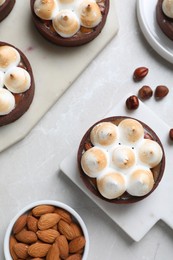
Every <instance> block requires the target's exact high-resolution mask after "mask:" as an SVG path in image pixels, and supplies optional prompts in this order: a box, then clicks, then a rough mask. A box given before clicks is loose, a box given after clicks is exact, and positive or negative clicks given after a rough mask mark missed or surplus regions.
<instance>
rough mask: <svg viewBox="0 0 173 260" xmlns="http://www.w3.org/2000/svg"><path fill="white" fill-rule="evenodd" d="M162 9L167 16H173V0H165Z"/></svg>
mask: <svg viewBox="0 0 173 260" xmlns="http://www.w3.org/2000/svg"><path fill="white" fill-rule="evenodd" d="M162 10H163V12H164V14H165V15H166V16H168V17H169V18H173V0H163V3H162Z"/></svg>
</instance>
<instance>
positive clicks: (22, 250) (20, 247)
mask: <svg viewBox="0 0 173 260" xmlns="http://www.w3.org/2000/svg"><path fill="white" fill-rule="evenodd" d="M13 248H14V252H15V253H16V255H17V256H18V258H22V259H26V258H27V257H28V245H26V244H24V243H16V244H15V245H14V247H13Z"/></svg>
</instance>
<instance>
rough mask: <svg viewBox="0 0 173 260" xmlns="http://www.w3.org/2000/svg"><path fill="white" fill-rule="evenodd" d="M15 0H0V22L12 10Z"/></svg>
mask: <svg viewBox="0 0 173 260" xmlns="http://www.w3.org/2000/svg"><path fill="white" fill-rule="evenodd" d="M15 2H16V1H15V0H0V22H1V21H2V20H4V19H5V18H6V17H7V16H8V14H9V13H10V12H11V11H12V9H13V7H14V4H15Z"/></svg>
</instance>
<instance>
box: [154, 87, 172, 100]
mask: <svg viewBox="0 0 173 260" xmlns="http://www.w3.org/2000/svg"><path fill="white" fill-rule="evenodd" d="M168 93H169V89H168V88H167V87H166V86H164V85H159V86H157V87H156V89H155V93H154V96H155V98H156V99H162V98H164V97H165V96H166V95H167V94H168Z"/></svg>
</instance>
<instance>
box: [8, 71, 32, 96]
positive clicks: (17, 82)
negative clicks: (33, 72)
mask: <svg viewBox="0 0 173 260" xmlns="http://www.w3.org/2000/svg"><path fill="white" fill-rule="evenodd" d="M4 85H5V86H6V88H7V89H8V90H10V91H11V92H13V93H22V92H25V91H26V90H28V89H29V88H30V86H31V77H30V75H29V73H28V72H27V71H26V70H25V69H23V68H20V67H13V68H11V69H9V70H8V71H7V72H6V74H5V77H4Z"/></svg>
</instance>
